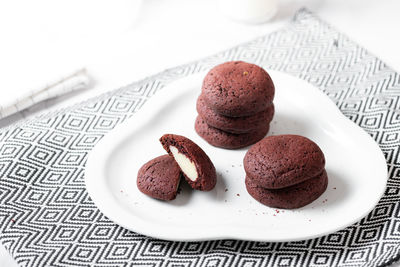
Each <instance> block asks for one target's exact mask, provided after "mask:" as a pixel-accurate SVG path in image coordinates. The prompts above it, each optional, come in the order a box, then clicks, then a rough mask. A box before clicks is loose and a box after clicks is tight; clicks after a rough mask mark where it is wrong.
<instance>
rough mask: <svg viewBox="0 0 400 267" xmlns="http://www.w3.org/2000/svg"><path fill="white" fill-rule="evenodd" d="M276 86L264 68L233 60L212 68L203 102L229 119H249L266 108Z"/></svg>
mask: <svg viewBox="0 0 400 267" xmlns="http://www.w3.org/2000/svg"><path fill="white" fill-rule="evenodd" d="M274 94H275V87H274V83H273V82H272V80H271V77H270V76H269V74H268V73H267V72H266V71H265V70H264V69H262V68H261V67H259V66H257V65H254V64H250V63H246V62H243V61H230V62H226V63H223V64H220V65H218V66H216V67H214V68H212V69H211V70H210V71H209V72H208V73H207V75H206V77H205V78H204V80H203V86H202V95H203V96H204V101H205V102H206V103H207V104H208V105H209V106H210V107H211V108H212V109H213V110H215V112H216V113H218V114H221V115H224V116H229V117H242V116H250V115H253V114H255V113H258V112H260V111H262V110H265V109H267V107H268V106H269V105H270V103H271V102H272V100H273V98H274Z"/></svg>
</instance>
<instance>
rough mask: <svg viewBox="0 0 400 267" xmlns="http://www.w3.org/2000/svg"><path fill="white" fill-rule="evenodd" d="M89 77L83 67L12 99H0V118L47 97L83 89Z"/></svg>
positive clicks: (88, 82) (86, 85)
mask: <svg viewBox="0 0 400 267" xmlns="http://www.w3.org/2000/svg"><path fill="white" fill-rule="evenodd" d="M89 84H90V78H89V76H88V74H87V71H86V69H85V68H82V69H79V70H77V71H74V72H72V73H71V74H69V75H66V76H63V77H61V78H58V79H55V80H53V81H50V82H49V83H47V84H44V85H43V86H42V87H38V88H35V89H33V90H31V91H29V92H25V93H24V94H23V95H21V96H19V97H17V98H13V99H2V101H1V102H0V119H3V118H5V117H7V116H10V115H12V114H14V113H17V112H19V111H22V110H24V109H27V108H29V107H31V106H33V105H35V104H38V103H40V102H42V101H45V100H47V99H51V98H55V97H58V96H61V95H64V94H67V93H70V92H73V91H76V90H81V89H85V88H87V87H88V86H89Z"/></svg>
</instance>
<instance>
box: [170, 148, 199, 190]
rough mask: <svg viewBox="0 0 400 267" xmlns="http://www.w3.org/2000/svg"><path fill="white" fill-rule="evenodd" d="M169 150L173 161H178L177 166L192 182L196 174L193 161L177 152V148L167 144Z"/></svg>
mask: <svg viewBox="0 0 400 267" xmlns="http://www.w3.org/2000/svg"><path fill="white" fill-rule="evenodd" d="M169 150H171V153H172V155H173V156H174V159H175V161H176V162H177V163H178V165H179V167H180V168H181V170H182V171H183V172H184V173H185V175H186V176H187V177H188V178H189V179H190V180H192V181H193V182H194V181H196V179H197V177H198V174H197V170H196V165H194V162H192V161H191V160H190V159H189V158H188V157H186V156H185V155H183V154H182V153H179V151H178V149H177V148H176V147H174V146H169Z"/></svg>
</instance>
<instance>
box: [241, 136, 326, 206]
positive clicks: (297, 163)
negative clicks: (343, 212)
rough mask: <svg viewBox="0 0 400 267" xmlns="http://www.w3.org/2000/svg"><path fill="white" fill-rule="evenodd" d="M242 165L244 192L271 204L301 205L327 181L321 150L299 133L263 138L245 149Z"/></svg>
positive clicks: (319, 192) (312, 197) (323, 187)
mask: <svg viewBox="0 0 400 267" xmlns="http://www.w3.org/2000/svg"><path fill="white" fill-rule="evenodd" d="M243 166H244V169H245V171H246V180H245V183H246V189H247V192H248V193H249V194H250V195H251V196H252V197H253V198H254V199H256V200H258V201H259V202H261V203H262V204H264V205H267V206H270V207H275V208H284V209H294V208H300V207H303V206H305V205H307V204H309V203H311V202H312V201H314V200H315V199H317V198H318V197H319V196H320V195H321V194H322V193H323V192H324V191H325V190H326V187H327V185H328V176H327V173H326V171H325V157H324V154H323V153H322V151H321V149H320V148H319V147H318V145H317V144H316V143H314V142H313V141H311V140H310V139H308V138H306V137H303V136H299V135H276V136H269V137H267V138H264V139H263V140H261V141H260V142H258V143H257V144H255V145H253V146H252V147H251V148H250V149H249V151H247V153H246V156H245V157H244V160H243Z"/></svg>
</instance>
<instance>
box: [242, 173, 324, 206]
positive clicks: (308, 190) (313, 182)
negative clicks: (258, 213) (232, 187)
mask: <svg viewBox="0 0 400 267" xmlns="http://www.w3.org/2000/svg"><path fill="white" fill-rule="evenodd" d="M245 183H246V189H247V192H249V194H250V195H251V196H252V197H253V198H254V199H256V200H257V201H259V202H261V203H262V204H264V205H267V206H269V207H273V208H282V209H296V208H301V207H303V206H305V205H307V204H310V203H311V202H313V201H314V200H316V199H317V198H318V197H319V196H320V195H322V193H324V192H325V190H326V188H327V186H328V176H327V174H326V171H325V170H324V171H323V172H322V173H320V174H319V175H318V176H316V177H313V178H311V179H308V180H306V181H304V182H301V183H299V184H296V185H292V186H289V187H285V188H281V189H266V188H263V187H260V186H258V185H257V184H256V183H254V182H253V181H252V179H251V178H250V177H249V176H246V180H245Z"/></svg>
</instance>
